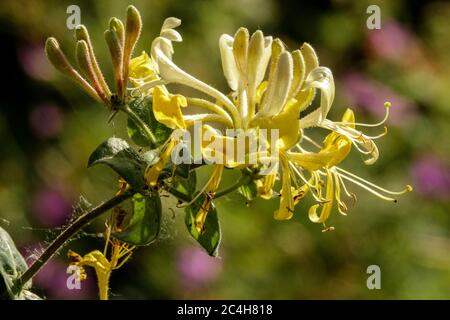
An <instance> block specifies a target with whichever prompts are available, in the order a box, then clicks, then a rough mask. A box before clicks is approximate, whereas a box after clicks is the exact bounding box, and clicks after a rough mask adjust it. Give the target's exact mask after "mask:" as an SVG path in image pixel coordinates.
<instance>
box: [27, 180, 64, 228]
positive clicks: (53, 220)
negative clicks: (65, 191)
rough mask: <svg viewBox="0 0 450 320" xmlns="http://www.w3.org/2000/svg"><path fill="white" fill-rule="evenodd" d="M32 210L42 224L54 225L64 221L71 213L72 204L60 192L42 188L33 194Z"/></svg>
mask: <svg viewBox="0 0 450 320" xmlns="http://www.w3.org/2000/svg"><path fill="white" fill-rule="evenodd" d="M32 212H33V214H34V216H35V217H36V219H37V220H38V221H39V222H40V223H41V224H42V225H44V226H47V227H54V226H59V225H61V224H63V223H65V222H66V220H67V219H68V218H69V216H70V215H71V213H72V205H71V202H70V201H69V200H68V199H66V198H65V197H64V196H63V195H62V194H61V193H60V192H58V191H56V190H52V189H42V190H39V191H38V193H37V194H36V195H35V196H34V199H33V202H32Z"/></svg>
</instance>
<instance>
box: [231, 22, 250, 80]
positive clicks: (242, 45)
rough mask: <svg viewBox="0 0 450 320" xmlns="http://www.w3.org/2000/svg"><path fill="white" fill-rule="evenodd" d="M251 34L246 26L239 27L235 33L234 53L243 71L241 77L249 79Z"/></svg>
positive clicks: (237, 63)
mask: <svg viewBox="0 0 450 320" xmlns="http://www.w3.org/2000/svg"><path fill="white" fill-rule="evenodd" d="M248 41H249V34H248V30H247V29H246V28H239V30H238V31H237V32H236V34H235V35H234V43H233V53H234V59H235V60H236V65H237V67H238V69H239V71H240V73H241V79H243V80H244V81H245V82H246V81H247V54H248Z"/></svg>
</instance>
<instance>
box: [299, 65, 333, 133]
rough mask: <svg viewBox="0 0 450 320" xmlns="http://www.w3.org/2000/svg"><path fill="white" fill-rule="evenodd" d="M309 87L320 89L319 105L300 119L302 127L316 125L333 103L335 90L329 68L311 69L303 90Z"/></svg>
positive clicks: (325, 115)
mask: <svg viewBox="0 0 450 320" xmlns="http://www.w3.org/2000/svg"><path fill="white" fill-rule="evenodd" d="M310 88H317V89H320V90H321V95H320V106H319V108H318V109H317V110H315V111H314V112H312V113H311V114H309V115H307V116H306V117H304V118H303V119H302V120H301V121H300V124H301V127H302V128H307V127H308V126H314V125H318V124H320V123H321V122H322V121H323V120H324V119H325V118H326V117H327V114H328V112H329V111H330V108H331V105H332V104H333V100H334V90H335V89H334V80H333V74H332V73H331V70H330V69H328V68H326V67H317V68H315V69H314V70H312V71H311V72H310V73H309V75H308V77H307V78H306V81H305V86H304V89H303V90H307V89H310ZM314 121H315V123H314ZM306 125H307V126H306Z"/></svg>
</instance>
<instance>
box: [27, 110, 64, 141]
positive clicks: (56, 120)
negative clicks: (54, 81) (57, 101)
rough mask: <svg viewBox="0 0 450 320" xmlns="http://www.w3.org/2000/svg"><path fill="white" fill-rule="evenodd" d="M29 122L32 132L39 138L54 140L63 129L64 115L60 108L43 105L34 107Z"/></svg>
mask: <svg viewBox="0 0 450 320" xmlns="http://www.w3.org/2000/svg"><path fill="white" fill-rule="evenodd" d="M29 121H30V126H31V129H32V131H33V132H34V134H35V135H36V136H37V137H38V138H41V139H47V138H53V137H55V136H57V135H58V134H59V133H60V132H61V130H62V128H63V124H64V114H63V112H62V110H61V109H60V108H59V107H58V106H56V105H54V104H51V103H43V104H39V105H37V106H35V107H34V109H33V110H32V111H31V113H30V116H29Z"/></svg>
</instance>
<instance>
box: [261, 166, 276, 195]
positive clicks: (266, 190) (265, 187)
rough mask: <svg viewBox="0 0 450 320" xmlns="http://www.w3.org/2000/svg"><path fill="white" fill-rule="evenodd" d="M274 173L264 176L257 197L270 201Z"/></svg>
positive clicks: (274, 177)
mask: <svg viewBox="0 0 450 320" xmlns="http://www.w3.org/2000/svg"><path fill="white" fill-rule="evenodd" d="M276 177H277V175H276V173H273V174H268V175H266V176H265V177H264V178H263V180H264V182H262V183H261V185H260V186H259V188H258V195H259V196H260V197H261V198H263V199H266V200H269V199H272V196H273V187H274V185H275V180H276Z"/></svg>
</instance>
